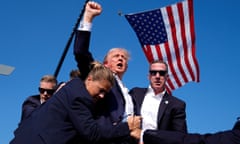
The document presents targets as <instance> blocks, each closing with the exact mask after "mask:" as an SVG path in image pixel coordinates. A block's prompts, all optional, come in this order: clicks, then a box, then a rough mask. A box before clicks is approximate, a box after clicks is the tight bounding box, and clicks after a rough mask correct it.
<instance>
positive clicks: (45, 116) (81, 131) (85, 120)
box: [10, 78, 129, 144]
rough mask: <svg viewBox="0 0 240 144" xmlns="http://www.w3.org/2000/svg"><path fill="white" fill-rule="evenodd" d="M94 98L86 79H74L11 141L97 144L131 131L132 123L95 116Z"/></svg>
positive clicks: (12, 143) (35, 143) (32, 143)
mask: <svg viewBox="0 0 240 144" xmlns="http://www.w3.org/2000/svg"><path fill="white" fill-rule="evenodd" d="M93 107H94V105H93V99H92V97H91V96H90V95H89V93H88V92H87V90H86V88H85V86H84V83H83V82H82V81H81V80H80V79H79V78H76V79H73V80H71V81H70V82H68V83H67V84H66V85H65V86H64V87H63V88H61V89H60V90H59V91H58V92H57V93H56V94H54V95H53V96H52V97H51V99H49V100H48V101H47V102H45V103H44V104H42V105H41V106H40V107H38V108H37V109H36V110H34V111H33V112H32V114H31V115H30V116H29V117H28V118H27V119H26V120H24V121H23V122H22V123H21V124H20V125H19V127H18V128H17V129H16V131H15V133H14V134H15V137H14V139H13V140H12V141H11V142H10V144H70V143H73V141H75V140H76V138H77V140H78V143H81V144H82V143H84V144H90V143H91V144H93V143H95V142H97V141H108V140H111V139H114V138H116V137H117V138H119V137H121V136H125V135H129V132H128V124H127V123H120V124H119V125H115V126H113V125H111V127H110V126H109V127H105V126H102V125H98V123H97V122H96V121H95V120H94V117H93V114H92V111H93Z"/></svg>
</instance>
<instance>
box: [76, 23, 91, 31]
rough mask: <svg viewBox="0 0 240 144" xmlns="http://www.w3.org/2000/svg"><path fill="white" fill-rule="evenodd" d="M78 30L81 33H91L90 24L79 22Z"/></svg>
mask: <svg viewBox="0 0 240 144" xmlns="http://www.w3.org/2000/svg"><path fill="white" fill-rule="evenodd" d="M78 30H81V31H91V30H92V23H88V22H83V21H81V22H80V25H79V27H78Z"/></svg>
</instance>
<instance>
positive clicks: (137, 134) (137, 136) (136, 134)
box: [130, 128, 142, 144]
mask: <svg viewBox="0 0 240 144" xmlns="http://www.w3.org/2000/svg"><path fill="white" fill-rule="evenodd" d="M141 132H142V130H141V129H140V128H135V129H134V130H132V131H131V132H130V135H131V136H132V137H134V138H135V139H137V140H139V139H140V137H141ZM140 143H141V144H142V142H139V144H140Z"/></svg>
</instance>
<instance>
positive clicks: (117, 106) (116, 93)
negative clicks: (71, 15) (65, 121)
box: [74, 31, 134, 144]
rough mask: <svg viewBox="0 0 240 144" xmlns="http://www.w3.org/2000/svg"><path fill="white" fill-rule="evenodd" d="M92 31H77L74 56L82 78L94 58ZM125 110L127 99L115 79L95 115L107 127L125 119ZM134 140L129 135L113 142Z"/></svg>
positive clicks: (98, 104) (87, 71) (98, 105)
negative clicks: (91, 49) (90, 45)
mask: <svg viewBox="0 0 240 144" xmlns="http://www.w3.org/2000/svg"><path fill="white" fill-rule="evenodd" d="M90 36H91V33H90V32H88V31H77V32H76V37H75V42H74V56H75V60H76V62H77V66H78V69H79V70H80V73H81V75H80V78H81V79H83V80H84V79H85V78H86V77H87V75H88V73H89V71H90V67H89V66H90V63H91V62H93V61H94V58H93V56H92V54H91V52H89V44H90ZM124 112H125V100H124V97H123V94H122V91H121V88H120V86H119V85H118V83H117V81H116V80H115V84H114V86H113V87H112V89H111V90H110V91H109V92H108V93H107V94H106V95H105V98H104V99H102V100H100V101H99V102H98V103H97V105H96V107H95V110H94V116H96V119H98V123H99V124H100V125H103V126H105V127H109V126H111V125H113V124H114V125H115V124H117V123H120V122H121V121H122V119H123V115H124ZM129 141H134V140H132V139H131V138H130V135H129V136H127V137H122V138H121V140H120V141H111V144H113V143H114V144H117V143H125V144H127V143H129Z"/></svg>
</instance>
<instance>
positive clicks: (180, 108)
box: [129, 87, 187, 133]
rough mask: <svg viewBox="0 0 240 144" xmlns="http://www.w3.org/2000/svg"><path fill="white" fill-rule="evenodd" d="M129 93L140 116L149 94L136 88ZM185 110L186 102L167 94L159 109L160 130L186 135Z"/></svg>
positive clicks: (144, 89)
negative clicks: (145, 98)
mask: <svg viewBox="0 0 240 144" xmlns="http://www.w3.org/2000/svg"><path fill="white" fill-rule="evenodd" d="M129 93H130V95H131V96H132V98H133V99H134V102H135V103H136V105H135V111H136V113H137V114H139V115H140V112H141V106H142V103H143V100H144V97H145V95H146V93H147V88H138V87H135V88H133V89H131V90H130V91H129ZM185 108H186V104H185V102H184V101H182V100H180V99H178V98H176V97H174V96H171V95H169V94H168V93H166V94H165V95H164V96H163V98H162V102H161V104H160V106H159V108H158V119H157V120H158V121H157V124H158V129H159V130H170V131H179V132H184V133H186V132H187V124H186V112H185Z"/></svg>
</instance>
